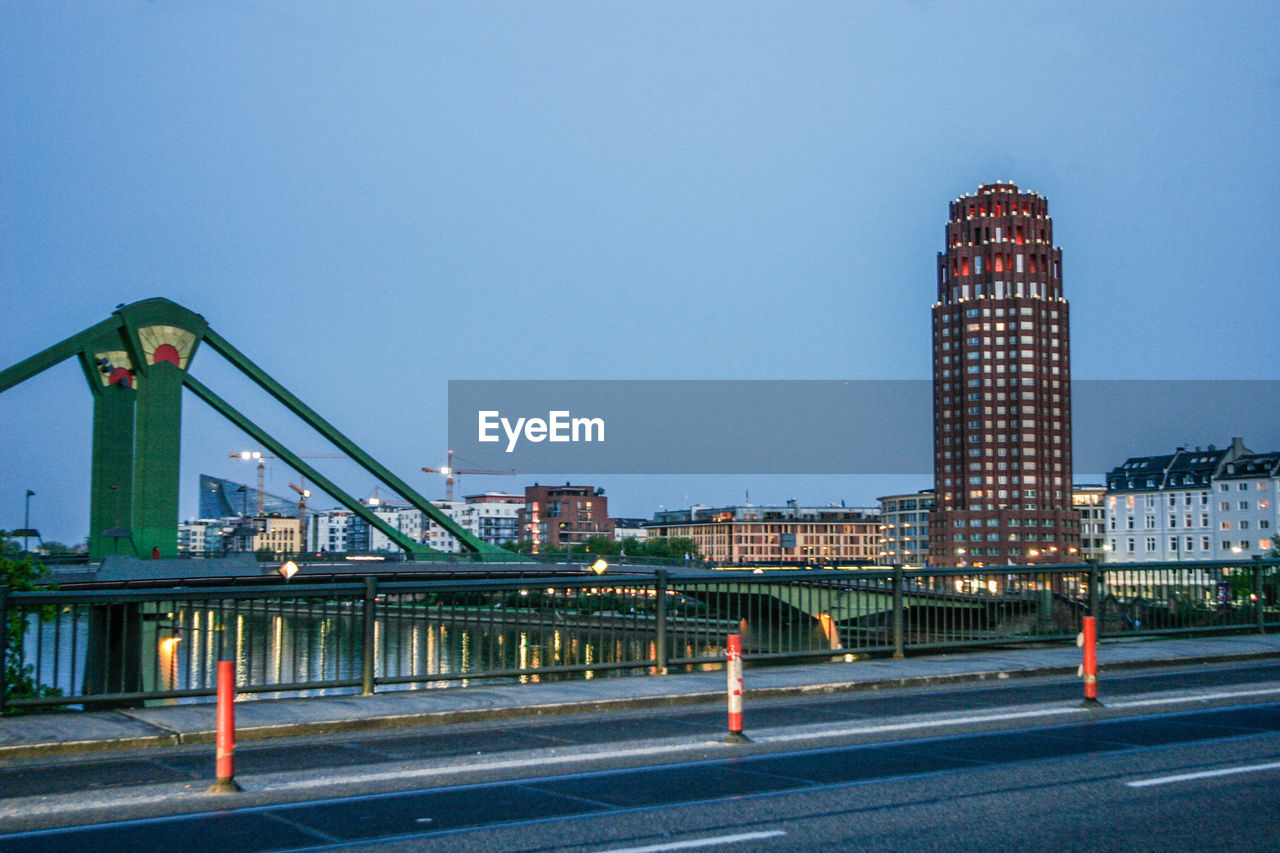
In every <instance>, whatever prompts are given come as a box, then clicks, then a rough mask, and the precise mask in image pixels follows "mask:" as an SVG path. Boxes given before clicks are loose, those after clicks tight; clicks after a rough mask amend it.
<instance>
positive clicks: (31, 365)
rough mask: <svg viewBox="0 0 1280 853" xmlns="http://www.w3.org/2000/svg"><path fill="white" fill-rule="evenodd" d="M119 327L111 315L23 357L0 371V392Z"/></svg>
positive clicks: (75, 353) (60, 360) (116, 320)
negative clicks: (31, 354) (33, 353)
mask: <svg viewBox="0 0 1280 853" xmlns="http://www.w3.org/2000/svg"><path fill="white" fill-rule="evenodd" d="M119 328H120V321H119V320H118V319H116V318H115V317H111V318H109V319H107V320H103V321H102V322H101V323H97V324H95V325H93V326H90V327H89V328H87V329H85V330H84V331H83V332H80V333H79V334H75V335H72V336H71V337H69V338H67V339H66V340H63V341H59V342H58V343H56V344H54V345H53V346H51V347H49V348H48V349H45V350H42V351H41V352H38V353H36V354H35V355H33V356H31V357H30V358H26V359H23V360H22V361H20V362H18V363H17V364H15V365H13V366H12V367H9V368H6V369H5V370H3V371H0V392H4V391H8V390H9V389H10V388H12V387H13V386H15V385H18V384H19V383H22V382H26V381H27V380H28V379H30V378H31V377H33V376H35V375H37V374H39V373H43V372H44V371H46V370H48V369H49V368H51V367H53V366H54V365H56V364H59V363H61V362H63V361H66V360H67V359H69V358H71V357H72V356H74V355H78V354H79V353H80V351H81V350H82V349H84V348H85V347H87V346H89V345H91V344H92V343H93V341H95V340H96V339H98V338H100V337H102V336H103V335H106V334H110V333H112V332H117V331H118V330H119Z"/></svg>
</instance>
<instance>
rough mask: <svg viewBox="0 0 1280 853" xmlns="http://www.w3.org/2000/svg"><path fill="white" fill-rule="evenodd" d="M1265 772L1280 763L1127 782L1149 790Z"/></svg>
mask: <svg viewBox="0 0 1280 853" xmlns="http://www.w3.org/2000/svg"><path fill="white" fill-rule="evenodd" d="M1263 770H1280V761H1272V762H1270V763H1268V764H1249V765H1244V766H1241V767H1224V768H1222V769H1221V770H1201V771H1200V772H1199V773H1179V774H1178V775H1176V776H1155V777H1153V778H1150V779H1136V780H1134V781H1132V782H1125V783H1124V784H1125V787H1127V788H1149V787H1151V786H1152V785H1172V784H1173V783H1175V782H1191V781H1194V780H1196V779H1212V778H1214V777H1216V776H1234V775H1235V774H1237V773H1258V772H1260V771H1263Z"/></svg>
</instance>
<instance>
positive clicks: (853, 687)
mask: <svg viewBox="0 0 1280 853" xmlns="http://www.w3.org/2000/svg"><path fill="white" fill-rule="evenodd" d="M1276 658H1280V651H1266V652H1240V653H1234V654H1225V655H1202V656H1197V657H1189V658H1179V659H1177V660H1134V661H1119V662H1116V663H1111V664H1107V665H1105V666H1101V667H1099V671H1100V673H1106V672H1108V671H1111V672H1115V671H1124V670H1139V669H1159V668H1166V667H1183V666H1202V665H1205V664H1216V663H1237V662H1242V661H1251V660H1267V659H1276ZM1075 674H1076V668H1075V667H1074V666H1044V667H1036V668H1032V669H999V670H985V671H978V672H956V673H947V674H943V675H914V676H900V677H897V678H883V679H877V680H875V681H845V682H831V683H825V684H806V685H795V686H783V687H760V688H754V689H748V690H747V691H746V694H745V698H747V699H780V698H787V697H804V696H824V695H830V694H836V693H861V692H873V691H879V690H900V689H904V688H912V687H931V686H942V685H954V684H969V683H977V682H983V681H1009V680H1013V679H1025V678H1048V677H1054V676H1063V675H1075ZM724 698H725V697H724V692H723V691H700V692H695V693H683V694H671V695H666V696H646V697H635V698H627V699H591V700H583V701H580V702H561V703H557V704H549V705H523V706H514V707H506V708H471V709H466V710H459V711H427V712H422V713H416V714H397V715H393V716H382V717H362V718H357V719H346V720H320V721H315V722H295V723H279V724H275V725H259V726H244V727H239V728H237V729H236V739H237V740H238V741H250V740H268V739H271V738H283V737H307V736H315V735H325V734H342V733H348V732H360V731H379V730H385V729H400V728H413V727H421V726H440V725H449V724H455V723H482V722H492V721H498V720H520V719H534V718H538V717H554V716H563V715H568V714H590V713H603V712H608V711H621V710H632V709H644V708H669V707H677V706H681V705H701V704H711V703H719V702H723V701H724ZM214 738H215V731H214V730H213V729H209V730H207V731H197V732H173V731H171V732H169V733H167V734H157V735H137V736H130V737H120V738H108V739H104V740H91V741H51V742H47V743H35V744H14V745H9V746H0V761H5V760H10V759H22V758H40V757H46V756H65V755H84V754H92V753H96V752H107V751H113V750H125V749H146V748H158V747H172V746H183V745H192V744H207V743H213V742H214Z"/></svg>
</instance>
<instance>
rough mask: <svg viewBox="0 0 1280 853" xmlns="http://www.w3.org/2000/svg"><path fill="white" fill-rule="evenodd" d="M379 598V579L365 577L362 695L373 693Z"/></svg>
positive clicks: (361, 663)
mask: <svg viewBox="0 0 1280 853" xmlns="http://www.w3.org/2000/svg"><path fill="white" fill-rule="evenodd" d="M377 599H378V579H377V578H365V579H364V625H363V628H364V648H363V649H361V655H360V695H361V696H372V695H373V671H374V655H373V636H374V624H375V622H374V619H375V617H374V605H375V604H376V603H377Z"/></svg>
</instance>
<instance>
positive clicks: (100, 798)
mask: <svg viewBox="0 0 1280 853" xmlns="http://www.w3.org/2000/svg"><path fill="white" fill-rule="evenodd" d="M1274 693H1280V688H1271V689H1266V690H1242V691H1234V692H1232V691H1223V692H1218V693H1206V694H1201V695H1198V696H1197V695H1192V696H1182V697H1175V698H1159V699H1139V700H1133V701H1129V702H1116V703H1109V704H1108V705H1107V707H1108V708H1113V709H1114V708H1142V707H1148V706H1159V705H1166V704H1170V703H1174V702H1197V701H1209V700H1216V699H1231V698H1248V697H1251V696H1260V695H1269V694H1274ZM1093 713H1095V712H1094V711H1092V710H1090V709H1087V708H1081V707H1079V706H1076V705H1071V706H1068V707H1065V708H1063V707H1059V708H1038V709H1030V710H1025V711H1009V712H1006V713H995V714H974V715H970V716H960V717H945V718H937V719H929V720H914V721H907V722H900V723H885V724H881V725H871V726H847V725H841V726H830V727H825V728H820V729H807V730H805V731H801V732H789V733H786V734H757V733H756V732H751V737H752V740H753V741H754V742H755V743H757V744H762V743H765V744H767V743H789V742H793V741H804V740H813V739H821V738H828V737H840V736H849V735H865V734H879V733H885V732H895V731H916V732H918V731H923V730H926V729H935V728H944V727H947V726H965V725H974V724H979V723H993V722H1003V721H1007V720H1019V719H1030V718H1041V719H1045V718H1052V717H1078V716H1080V715H1081V714H1086V715H1090V714H1093ZM746 721H747V723H748V728H749V724H750V722H751V711H750V707H749V706H748V708H747V712H746ZM698 748H701V749H707V750H713V751H715V752H727V753H733V752H736V751H738V750H740V749H741V747H738V746H732V745H726V744H724V743H722V742H721V741H720V740H718V739H717V740H711V741H694V742H688V741H686V742H681V743H670V744H660V745H656V746H646V747H632V748H629V749H616V750H608V749H605V750H600V751H597V752H592V751H583V750H575V751H573V752H571V753H566V754H561V755H546V754H541V755H535V756H533V757H528V758H514V759H508V760H505V761H490V762H486V763H477V764H466V765H457V766H452V767H415V768H400V769H396V770H384V771H381V772H371V773H351V774H348V775H343V774H340V773H338V772H336V769H335V770H334V771H332V772H328V773H326V774H325V775H323V776H319V777H317V776H308V777H306V778H302V779H286V780H280V781H276V782H265V783H257V784H255V783H253V782H249V781H246V780H245V779H244V778H243V777H241V779H240V780H239V781H240V783H241V784H242V785H243V786H244V788H245V790H247V791H253V792H269V791H305V790H307V789H323V788H329V787H333V786H339V785H359V784H371V783H378V782H391V781H397V780H401V781H403V780H411V779H418V778H424V777H425V778H432V779H438V778H441V777H444V776H458V775H464V774H471V773H477V772H486V771H493V770H523V769H527V768H531V767H546V766H549V765H562V764H574V763H578V762H581V761H584V760H595V759H624V758H644V757H647V756H661V755H671V754H680V753H685V752H688V751H689V750H690V749H698ZM84 797H85V794H84V792H77V793H74V794H67V795H65V798H64V796H60V795H53V796H52V797H41V798H36V797H22V798H15V799H11V800H7V801H3V802H0V819H3V818H6V817H19V816H26V817H29V816H33V815H41V814H75V813H78V812H96V811H102V810H104V809H118V808H123V807H128V806H141V805H150V804H154V803H162V802H169V801H172V800H174V799H186V798H187V797H191V798H199V799H204V795H203V794H200V793H197V792H196V791H194V790H184V791H178V792H175V791H174V790H173V789H172V788H164V789H163V790H159V791H157V790H155V789H154V788H153V789H152V790H150V791H147V792H141V791H131V792H126V791H121V792H118V793H116V792H107V791H104V792H103V793H102V794H100V795H99V794H95V795H94V798H93V799H90V800H85V799H84Z"/></svg>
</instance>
